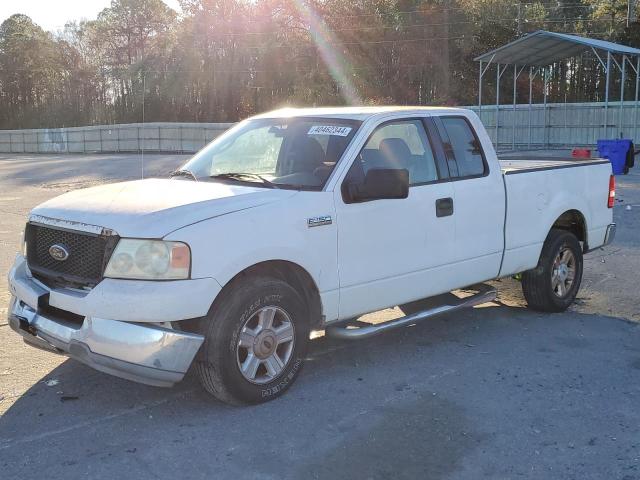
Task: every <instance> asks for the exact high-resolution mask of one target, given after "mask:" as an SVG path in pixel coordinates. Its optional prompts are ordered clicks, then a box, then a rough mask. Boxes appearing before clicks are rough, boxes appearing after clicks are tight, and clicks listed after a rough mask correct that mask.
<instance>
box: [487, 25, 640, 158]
mask: <svg viewBox="0 0 640 480" xmlns="http://www.w3.org/2000/svg"><path fill="white" fill-rule="evenodd" d="M585 52H591V53H593V54H594V55H595V57H596V58H597V59H598V61H599V62H600V64H601V65H602V68H603V69H604V71H605V74H606V80H605V101H604V121H603V138H607V135H608V133H609V132H608V129H609V126H608V115H609V111H608V110H609V90H610V88H609V86H610V81H611V72H612V68H613V66H615V67H617V68H618V70H619V71H620V73H621V82H620V115H622V112H623V110H622V109H623V105H624V87H625V81H626V77H627V64H629V67H630V68H631V69H632V70H633V71H634V73H635V74H636V84H635V87H636V88H635V106H634V129H635V128H637V125H638V94H639V88H640V49H637V48H633V47H629V46H626V45H620V44H617V43H613V42H608V41H605V40H596V39H592V38H586V37H580V36H577V35H569V34H566V33H557V32H549V31H546V30H538V31H536V32H533V33H530V34H528V35H526V36H524V37H522V38H519V39H517V40H514V41H513V42H511V43H508V44H506V45H503V46H502V47H499V48H497V49H495V50H492V51H490V52H487V53H485V54H483V55H480V56H479V57H476V58H475V61H477V62H480V75H479V85H478V109H479V112H480V113H481V112H482V80H483V78H484V76H485V74H486V73H487V71H488V69H489V67H490V66H491V65H496V120H495V141H496V146H498V129H499V117H500V115H499V107H500V79H501V78H502V76H503V74H504V73H505V71H506V70H507V68H508V67H509V66H511V65H513V108H514V112H515V109H516V97H517V88H516V87H517V80H518V78H519V77H520V75H521V74H522V72H523V71H524V70H525V69H526V68H527V67H529V146H530V145H531V107H532V97H533V80H534V79H535V78H536V77H537V76H538V75H542V78H543V85H544V86H543V95H544V107H545V109H546V105H547V81H548V76H549V75H548V67H549V66H550V65H552V64H554V63H556V62H559V61H561V60H564V59H568V58H572V57H575V56H578V55H582V54H583V53H585ZM616 55H617V56H618V58H619V60H620V61H618V59H617V58H616ZM545 118H546V116H545ZM514 122H515V115H514ZM515 131H516V129H515V124H514V126H513V140H512V148H515ZM634 131H635V130H634Z"/></svg>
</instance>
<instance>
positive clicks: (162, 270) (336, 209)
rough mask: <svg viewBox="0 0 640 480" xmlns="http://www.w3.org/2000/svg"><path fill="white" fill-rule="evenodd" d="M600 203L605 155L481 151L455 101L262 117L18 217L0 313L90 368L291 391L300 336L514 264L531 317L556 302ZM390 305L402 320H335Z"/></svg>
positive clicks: (437, 294) (418, 302) (595, 234)
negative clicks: (18, 233)
mask: <svg viewBox="0 0 640 480" xmlns="http://www.w3.org/2000/svg"><path fill="white" fill-rule="evenodd" d="M614 195H615V192H614V180H613V177H612V176H611V166H610V164H609V163H608V162H607V161H602V160H585V161H560V160H535V159H531V160H526V161H523V160H519V161H515V160H514V161H503V160H499V159H498V157H497V156H496V153H495V151H494V149H493V147H492V144H491V141H490V139H489V137H488V136H487V133H486V132H485V130H484V128H483V126H482V124H481V123H480V121H479V119H478V117H477V116H476V115H475V114H474V113H472V112H470V111H467V110H462V109H446V108H404V107H385V108H373V107H370V108H330V109H300V110H297V109H285V110H279V111H275V112H270V113H266V114H262V115H259V116H256V117H253V118H250V119H248V120H245V121H243V122H241V123H239V124H238V125H236V126H235V127H234V128H232V129H230V130H228V131H227V132H226V133H224V134H223V135H222V136H220V137H219V138H217V139H216V140H214V141H213V142H212V143H210V144H209V145H207V146H206V147H205V148H204V149H203V150H201V151H200V152H199V153H197V154H196V155H195V156H194V157H193V158H192V159H191V160H189V161H188V162H187V163H186V164H185V165H184V166H183V167H182V168H181V169H179V170H177V171H176V172H174V173H173V174H172V176H171V178H167V179H148V180H140V181H129V182H124V183H116V184H108V185H103V186H98V187H93V188H88V189H84V190H77V191H72V192H69V193H66V194H64V195H62V196H59V197H57V198H54V199H52V200H49V201H47V202H45V203H43V204H41V205H39V206H38V207H36V208H35V209H34V210H33V211H32V212H31V214H30V216H29V219H28V223H27V225H26V228H25V235H24V244H23V252H22V253H21V254H19V255H18V256H17V258H16V260H15V264H14V265H13V267H12V268H11V271H10V273H9V286H10V289H11V294H12V296H11V304H10V307H9V321H10V325H11V327H12V328H13V329H14V330H15V331H16V332H18V333H20V334H21V335H23V336H24V339H25V341H27V342H28V343H31V344H33V345H35V346H39V347H42V348H47V349H50V350H53V351H55V352H58V353H63V354H66V355H69V356H70V357H72V358H75V359H77V360H80V361H82V362H84V363H86V364H88V365H90V366H92V367H94V368H96V369H97V370H100V371H103V372H107V373H110V374H113V375H117V376H119V377H124V378H127V379H130V380H135V381H139V382H143V383H147V384H151V385H158V386H170V385H172V384H174V383H175V382H178V381H180V380H181V379H182V378H183V376H184V375H185V373H186V372H187V370H188V369H189V368H190V366H191V365H192V364H194V367H195V369H196V371H197V373H198V375H199V377H200V380H201V382H202V384H203V386H204V388H205V389H206V390H208V391H209V392H210V393H212V394H213V395H215V396H216V397H218V398H219V399H222V400H223V401H226V402H230V403H236V404H238V403H257V402H262V401H266V400H269V399H272V398H275V397H277V396H279V395H281V394H282V393H283V392H284V391H286V390H287V388H288V387H289V386H290V385H291V384H292V382H293V381H294V379H295V378H296V376H297V374H298V373H299V372H300V369H301V367H302V364H303V360H304V358H305V351H306V348H307V344H308V341H309V336H310V331H311V330H323V329H324V330H325V331H326V333H327V335H331V336H334V337H338V338H342V339H349V338H362V337H367V336H369V335H372V334H376V333H379V332H382V331H384V330H387V329H389V328H393V327H397V326H400V325H406V324H409V323H414V322H416V321H417V320H420V319H423V318H428V317H430V316H432V315H435V314H439V313H442V312H447V311H452V310H455V309H456V308H461V307H468V306H471V305H475V304H478V303H483V302H486V301H488V300H491V299H493V298H494V296H495V291H492V290H491V289H490V288H488V287H487V286H486V285H480V286H478V287H472V286H474V285H478V284H479V283H480V282H484V281H487V280H491V279H496V278H500V277H506V276H513V275H515V274H519V273H521V274H522V275H521V279H522V288H523V291H524V296H525V298H526V300H527V302H528V305H529V306H530V307H531V308H534V309H537V310H542V311H547V312H560V311H563V310H565V309H566V308H567V307H568V306H569V305H570V304H571V303H572V302H573V300H574V299H575V297H576V294H577V292H578V288H579V287H580V281H581V277H582V271H583V269H582V267H583V254H584V253H586V252H588V251H590V250H593V249H595V248H598V247H601V246H603V245H606V244H607V243H609V242H611V240H612V239H613V236H614V234H615V224H613V223H612V210H611V207H612V206H613V201H614ZM465 287H469V288H467V290H469V289H470V290H472V291H473V290H475V291H476V293H475V294H472V295H470V296H468V295H467V296H462V297H460V296H454V297H453V299H452V295H451V294H448V293H447V292H451V291H453V290H456V289H461V288H465ZM393 306H399V307H400V308H401V309H402V310H403V312H404V313H405V316H404V317H400V318H396V319H394V320H391V321H389V322H385V323H380V324H377V325H376V324H370V325H365V326H363V325H361V323H362V322H359V323H358V322H355V323H354V322H353V320H354V319H356V318H358V317H359V316H361V315H363V314H366V313H369V312H374V311H378V310H380V309H383V308H387V307H393Z"/></svg>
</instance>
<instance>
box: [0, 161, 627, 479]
mask: <svg viewBox="0 0 640 480" xmlns="http://www.w3.org/2000/svg"><path fill="white" fill-rule="evenodd" d="M185 158H186V157H183V156H179V155H164V156H161V155H148V156H147V157H146V167H145V173H146V175H148V176H163V175H166V173H167V172H169V171H170V170H172V169H173V168H175V167H176V166H178V165H179V164H180V163H182V162H183V161H184V160H185ZM140 171H141V165H140V159H139V157H138V156H136V155H77V156H75V155H15V154H14V155H12V156H9V155H5V154H1V155H0V272H2V273H3V275H2V277H0V472H2V474H1V475H2V478H20V479H31V478H33V479H41V478H47V479H57V478H65V479H69V478H92V479H94V478H95V479H99V478H108V479H111V478H118V477H121V478H137V479H147V478H149V479H151V478H163V479H164V478H172V479H173V478H234V479H244V478H251V479H280V478H285V479H288V478H292V479H293V478H305V479H306V478H319V479H325V478H326V479H340V478H345V479H353V478H367V479H368V478H372V479H384V478H393V479H397V478H407V479H415V478H422V479H428V480H432V479H435V480H437V479H473V480H475V479H485V478H486V479H512V478H532V479H576V480H586V479H619V480H634V479H638V480H640V413H639V411H638V410H639V409H640V325H639V324H638V323H637V322H638V321H640V312H639V308H638V303H639V300H640V287H639V284H640V273H639V272H640V169H638V168H636V169H635V171H632V173H631V174H630V175H627V176H625V177H618V186H619V188H618V193H619V195H618V199H619V201H618V204H617V205H616V207H615V209H614V217H615V221H616V222H617V223H618V225H619V227H618V236H617V238H616V241H615V243H614V244H613V245H611V246H609V247H607V248H605V249H604V250H602V251H599V252H594V253H592V254H589V255H588V256H587V257H586V258H585V276H584V281H583V288H582V289H581V292H580V294H579V298H578V301H577V302H576V305H575V306H574V307H572V309H571V310H570V311H568V312H566V313H562V314H553V315H548V314H540V313H537V312H532V311H529V310H527V309H526V308H524V302H523V299H522V295H521V293H520V290H519V284H518V283H517V282H516V281H514V280H510V279H507V280H502V281H498V282H495V284H496V285H497V286H498V288H499V297H498V300H497V301H496V302H494V303H489V304H485V305H483V306H481V307H478V308H475V309H473V310H469V311H465V312H462V313H456V314H453V315H448V316H442V317H439V318H436V319H433V320H428V321H426V322H422V323H420V324H418V325H415V326H412V327H408V328H404V329H401V330H397V331H394V332H391V333H388V334H385V335H383V336H380V337H376V338H373V339H369V340H364V341H361V342H356V343H347V342H340V341H337V340H330V339H327V338H324V337H319V338H316V339H314V340H313V341H312V342H311V349H310V353H309V357H308V361H307V364H306V366H305V368H304V370H303V372H302V373H301V375H300V377H299V378H298V381H297V382H296V384H295V385H294V386H293V387H292V388H291V390H290V391H289V393H288V394H287V395H285V396H284V397H282V398H281V399H278V400H276V401H274V402H270V403H267V404H264V405H260V406H255V407H245V408H234V407H229V406H226V405H224V404H221V403H219V402H217V401H216V400H214V399H212V398H210V397H209V396H207V394H206V393H204V391H202V390H201V389H200V387H199V385H198V382H197V379H196V378H195V376H194V375H193V374H189V375H188V376H187V378H186V379H185V380H184V381H183V382H182V383H180V384H179V385H177V386H176V387H174V388H172V389H159V388H154V387H147V386H144V385H138V384H135V383H131V382H128V381H125V380H120V379H117V378H113V377H110V376H108V375H105V374H102V373H99V372H96V371H93V370H91V369H89V368H88V367H85V366H83V365H82V364H80V363H78V362H75V361H73V360H69V359H66V358H65V357H59V356H56V355H54V354H50V353H47V352H42V351H39V350H36V349H34V348H31V347H27V346H26V345H24V344H23V343H22V341H21V340H20V339H19V337H18V336H17V335H16V334H14V333H13V332H12V331H11V330H10V329H9V327H8V326H7V325H6V320H5V318H6V306H7V303H8V292H7V285H6V277H5V275H4V274H5V273H6V272H7V271H8V269H9V267H10V265H11V263H12V261H13V256H14V254H15V252H16V251H17V250H18V248H19V243H20V232H21V231H22V228H23V225H24V222H25V218H26V215H27V213H28V211H29V210H30V209H31V208H32V207H34V206H35V205H37V204H38V203H40V202H42V201H44V200H46V199H48V198H51V197H53V196H55V195H58V194H60V193H63V192H64V191H67V190H70V189H75V188H81V187H84V186H89V185H94V184H99V183H103V182H111V181H118V180H122V179H129V178H137V177H138V176H139V175H140ZM628 207H630V209H628ZM394 313H395V312H393V311H385V312H379V313H377V314H374V315H373V317H382V316H385V315H393V314H394Z"/></svg>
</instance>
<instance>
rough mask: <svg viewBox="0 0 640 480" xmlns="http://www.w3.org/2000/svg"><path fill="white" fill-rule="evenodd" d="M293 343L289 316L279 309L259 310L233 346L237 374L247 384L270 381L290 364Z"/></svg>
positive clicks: (293, 330) (245, 324) (243, 327)
mask: <svg viewBox="0 0 640 480" xmlns="http://www.w3.org/2000/svg"><path fill="white" fill-rule="evenodd" d="M294 343H295V329H294V326H293V322H292V321H291V317H290V316H289V314H288V313H287V312H286V311H285V310H283V309H282V308H280V307H276V306H266V307H262V308H261V309H259V310H258V311H256V312H255V313H254V314H253V315H251V317H250V318H249V319H248V320H247V321H246V322H245V323H244V325H243V326H242V328H241V329H240V334H239V335H238V341H237V345H236V358H237V362H238V368H239V369H240V373H241V374H242V376H243V377H244V378H245V379H246V380H248V381H249V382H251V383H256V384H265V383H269V382H271V381H273V380H274V379H276V378H277V377H278V376H279V375H280V374H281V373H282V372H283V371H284V369H285V368H286V366H287V365H288V363H289V361H290V360H291V356H292V354H293V347H294Z"/></svg>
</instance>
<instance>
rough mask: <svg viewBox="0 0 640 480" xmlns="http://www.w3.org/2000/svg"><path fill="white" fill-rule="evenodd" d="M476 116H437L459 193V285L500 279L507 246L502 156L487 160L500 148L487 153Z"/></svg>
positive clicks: (456, 254)
mask: <svg viewBox="0 0 640 480" xmlns="http://www.w3.org/2000/svg"><path fill="white" fill-rule="evenodd" d="M475 120H476V119H473V118H468V117H466V116H464V115H461V114H458V115H444V116H438V117H434V123H435V125H436V129H437V131H438V134H439V137H440V140H441V141H442V148H443V153H444V156H445V159H446V161H447V164H448V167H449V175H450V176H451V184H452V187H453V191H454V196H455V204H454V210H455V230H456V235H455V240H454V246H455V248H454V253H453V257H454V263H455V268H454V271H455V275H456V277H457V279H458V281H459V286H464V285H471V284H473V283H476V282H480V281H484V280H488V279H490V278H494V277H496V276H497V275H498V272H499V270H500V262H501V259H502V251H503V246H504V215H505V193H504V184H503V180H502V173H501V171H500V168H499V166H498V161H497V158H489V159H488V158H487V154H490V155H493V156H495V152H494V151H493V149H490V151H488V152H485V149H484V148H483V146H482V142H481V141H480V139H479V138H478V134H477V133H476V131H477V129H479V128H483V127H482V125H475V124H474V123H475ZM477 123H479V120H478V121H477ZM482 131H483V130H482ZM490 166H493V168H490Z"/></svg>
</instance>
